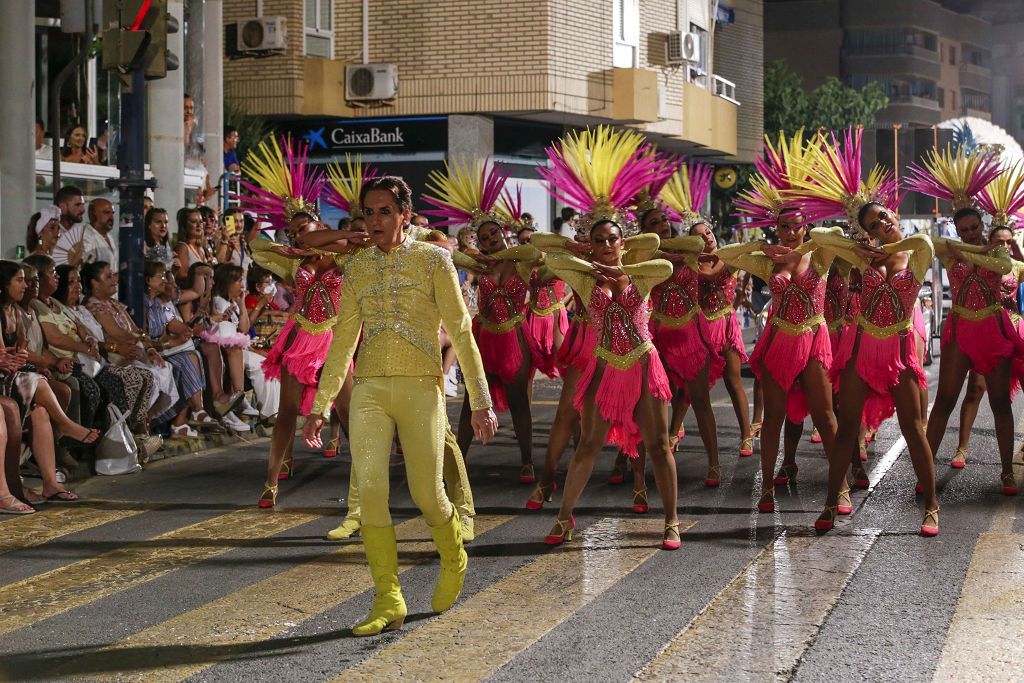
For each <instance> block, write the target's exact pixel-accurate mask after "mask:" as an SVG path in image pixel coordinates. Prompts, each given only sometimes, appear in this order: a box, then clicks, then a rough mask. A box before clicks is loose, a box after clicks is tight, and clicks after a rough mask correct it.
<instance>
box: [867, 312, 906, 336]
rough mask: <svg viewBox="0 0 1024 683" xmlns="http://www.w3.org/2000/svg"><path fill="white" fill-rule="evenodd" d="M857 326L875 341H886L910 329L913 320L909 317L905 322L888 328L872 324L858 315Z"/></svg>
mask: <svg viewBox="0 0 1024 683" xmlns="http://www.w3.org/2000/svg"><path fill="white" fill-rule="evenodd" d="M857 325H859V326H860V328H861V329H862V330H864V331H865V332H867V333H868V334H870V335H871V336H872V337H874V338H875V339H888V338H889V337H894V336H896V335H897V334H902V333H903V332H906V331H907V330H909V329H910V328H911V327H913V326H914V319H913V318H912V317H911V318H907V319H906V320H901V321H900V322H898V323H896V324H895V325H889V326H888V327H879V326H878V325H876V324H874V323H873V322H871V321H870V320H868V319H867V318H865V317H864V316H862V315H858V316H857Z"/></svg>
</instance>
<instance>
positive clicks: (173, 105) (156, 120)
mask: <svg viewBox="0 0 1024 683" xmlns="http://www.w3.org/2000/svg"><path fill="white" fill-rule="evenodd" d="M184 10H185V8H184V3H183V2H182V0H170V1H169V2H168V3H167V11H168V12H170V13H171V14H172V15H173V16H174V17H175V18H176V19H177V20H178V23H179V25H181V26H182V27H184V25H185V21H184V20H185V11H184ZM183 36H184V31H178V32H177V33H173V34H171V35H169V36H167V49H169V50H170V51H171V52H173V53H174V54H176V55H178V59H179V60H181V61H184V54H183V48H184V40H183ZM184 95H185V69H184V66H181V67H179V68H178V69H177V70H176V71H168V72H167V77H166V78H161V79H158V80H155V81H150V82H149V168H150V170H151V171H152V172H153V176H154V177H155V178H156V181H157V188H156V199H155V206H159V207H162V208H164V209H167V211H168V213H169V214H170V215H171V216H172V219H171V220H172V221H173V216H174V213H175V212H176V211H177V210H178V209H180V208H181V207H182V206H184V205H185V123H184V117H183V115H182V100H183V98H184Z"/></svg>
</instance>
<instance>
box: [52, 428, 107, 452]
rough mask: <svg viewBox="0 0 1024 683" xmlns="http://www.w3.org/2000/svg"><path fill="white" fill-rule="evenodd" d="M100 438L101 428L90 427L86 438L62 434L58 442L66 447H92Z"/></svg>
mask: <svg viewBox="0 0 1024 683" xmlns="http://www.w3.org/2000/svg"><path fill="white" fill-rule="evenodd" d="M99 438H100V430H98V429H90V430H89V431H88V433H86V435H85V438H84V439H75V438H72V437H70V436H62V437H60V439H58V440H57V443H58V444H60V445H61V446H63V447H64V448H92V447H93V446H95V445H96V442H97V441H98V440H99Z"/></svg>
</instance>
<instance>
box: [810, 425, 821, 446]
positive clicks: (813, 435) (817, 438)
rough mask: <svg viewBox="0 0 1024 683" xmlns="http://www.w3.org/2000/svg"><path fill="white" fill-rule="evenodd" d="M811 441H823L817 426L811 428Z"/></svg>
mask: <svg viewBox="0 0 1024 683" xmlns="http://www.w3.org/2000/svg"><path fill="white" fill-rule="evenodd" d="M811 443H821V434H820V433H819V432H818V428H817V427H815V428H814V429H812V430H811Z"/></svg>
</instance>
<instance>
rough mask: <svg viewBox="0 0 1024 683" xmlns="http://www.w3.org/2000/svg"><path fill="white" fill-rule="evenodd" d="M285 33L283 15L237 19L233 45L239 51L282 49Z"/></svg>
mask: <svg viewBox="0 0 1024 683" xmlns="http://www.w3.org/2000/svg"><path fill="white" fill-rule="evenodd" d="M286 35H287V31H286V30H285V18H284V17H253V18H252V19H239V20H238V24H237V25H236V43H235V46H234V47H235V49H236V50H237V51H238V52H240V53H246V52H268V51H271V50H284V48H285V37H286Z"/></svg>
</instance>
